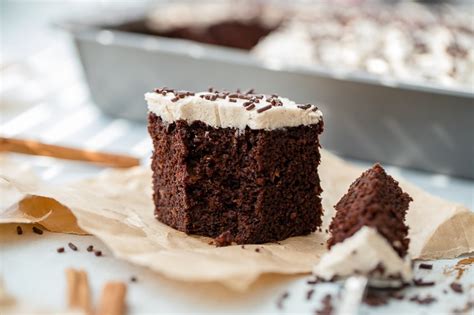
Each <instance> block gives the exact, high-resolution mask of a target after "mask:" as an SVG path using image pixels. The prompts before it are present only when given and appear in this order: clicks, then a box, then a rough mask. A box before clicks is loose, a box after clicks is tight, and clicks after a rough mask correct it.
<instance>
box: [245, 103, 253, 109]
mask: <svg viewBox="0 0 474 315" xmlns="http://www.w3.org/2000/svg"><path fill="white" fill-rule="evenodd" d="M254 108H255V104H251V105H249V106H247V107H246V108H245V109H246V110H252V109H254Z"/></svg>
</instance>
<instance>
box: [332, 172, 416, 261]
mask: <svg viewBox="0 0 474 315" xmlns="http://www.w3.org/2000/svg"><path fill="white" fill-rule="evenodd" d="M410 201H412V199H411V197H410V196H409V195H408V194H406V193H404V192H403V191H402V189H401V188H400V186H399V185H398V182H397V181H396V180H394V179H393V178H392V177H391V176H390V175H387V173H385V170H384V169H383V168H382V166H380V165H379V164H375V165H374V166H373V167H372V168H371V169H369V170H367V171H365V172H364V173H363V174H362V175H361V176H360V177H359V178H358V179H356V181H355V182H354V183H352V185H351V186H350V188H349V191H348V192H347V193H346V194H345V195H344V196H343V197H342V198H341V200H340V201H339V202H338V203H337V205H336V206H335V208H336V215H335V217H334V218H333V220H332V222H331V224H330V226H329V231H330V233H331V238H330V239H329V240H328V247H329V248H331V246H333V245H334V244H336V243H339V242H342V241H344V240H345V239H346V238H348V237H350V236H352V235H353V234H354V233H356V232H357V231H358V230H359V229H360V228H361V227H363V226H370V227H373V228H375V229H377V231H378V232H379V233H380V234H381V235H382V236H384V237H385V238H386V239H387V240H388V241H389V243H390V244H391V245H392V246H393V248H394V249H395V250H396V251H397V253H398V254H399V255H400V256H401V257H404V256H405V255H406V253H407V251H408V244H409V239H408V237H407V236H408V227H407V226H406V224H405V216H406V213H407V210H408V205H409V203H410Z"/></svg>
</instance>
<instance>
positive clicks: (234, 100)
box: [229, 98, 237, 103]
mask: <svg viewBox="0 0 474 315" xmlns="http://www.w3.org/2000/svg"><path fill="white" fill-rule="evenodd" d="M229 102H231V103H237V100H236V99H234V98H229Z"/></svg>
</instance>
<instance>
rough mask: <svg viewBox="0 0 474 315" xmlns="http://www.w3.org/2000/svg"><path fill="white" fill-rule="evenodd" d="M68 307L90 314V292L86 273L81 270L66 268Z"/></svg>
mask: <svg viewBox="0 0 474 315" xmlns="http://www.w3.org/2000/svg"><path fill="white" fill-rule="evenodd" d="M66 279H67V287H68V307H69V308H70V309H79V310H82V311H84V313H86V314H91V311H92V305H91V294H90V289H89V281H88V279H87V273H86V272H85V271H83V270H75V269H66Z"/></svg>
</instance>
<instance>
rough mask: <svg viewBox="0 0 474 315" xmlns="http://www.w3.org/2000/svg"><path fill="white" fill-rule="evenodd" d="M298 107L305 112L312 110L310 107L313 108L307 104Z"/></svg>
mask: <svg viewBox="0 0 474 315" xmlns="http://www.w3.org/2000/svg"><path fill="white" fill-rule="evenodd" d="M297 107H298V108H301V109H303V110H307V109H308V108H310V107H311V104H306V105H298V106H297Z"/></svg>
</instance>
